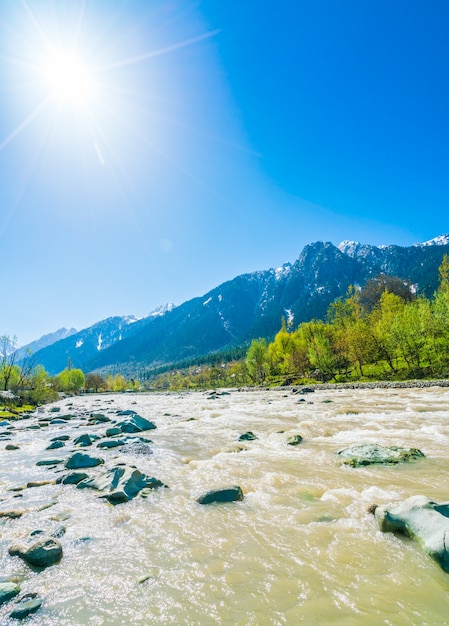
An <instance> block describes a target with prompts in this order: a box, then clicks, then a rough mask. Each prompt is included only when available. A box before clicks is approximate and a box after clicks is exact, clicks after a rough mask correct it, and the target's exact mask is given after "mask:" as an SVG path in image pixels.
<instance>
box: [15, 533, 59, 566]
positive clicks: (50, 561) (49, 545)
mask: <svg viewBox="0 0 449 626" xmlns="http://www.w3.org/2000/svg"><path fill="white" fill-rule="evenodd" d="M8 553H9V554H10V556H18V557H19V558H21V559H22V560H23V561H25V563H27V565H33V566H34V567H50V566H51V565H54V564H55V563H58V562H59V561H60V560H61V558H62V546H61V544H60V542H59V541H58V540H57V539H55V538H53V537H47V536H45V537H42V538H40V539H38V540H37V541H35V542H32V543H29V544H16V545H13V546H11V547H10V548H9V550H8Z"/></svg>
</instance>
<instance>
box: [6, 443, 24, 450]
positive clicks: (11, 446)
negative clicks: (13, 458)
mask: <svg viewBox="0 0 449 626" xmlns="http://www.w3.org/2000/svg"><path fill="white" fill-rule="evenodd" d="M5 450H20V447H19V446H15V445H14V444H13V443H8V444H7V445H6V446H5Z"/></svg>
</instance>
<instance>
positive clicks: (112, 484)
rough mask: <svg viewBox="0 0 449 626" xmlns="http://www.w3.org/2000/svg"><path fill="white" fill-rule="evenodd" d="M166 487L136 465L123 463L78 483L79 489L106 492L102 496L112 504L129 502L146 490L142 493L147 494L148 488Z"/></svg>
mask: <svg viewBox="0 0 449 626" xmlns="http://www.w3.org/2000/svg"><path fill="white" fill-rule="evenodd" d="M158 487H166V485H164V484H163V483H162V482H161V481H160V480H157V478H153V477H151V476H146V475H145V474H142V473H141V472H139V470H138V469H136V468H135V467H126V466H123V465H120V466H116V467H113V468H112V469H110V470H107V471H106V472H103V473H101V474H99V475H98V476H95V477H94V478H89V479H87V480H83V481H82V482H80V483H78V485H77V488H78V489H86V488H89V489H96V490H98V491H101V492H104V495H103V496H102V497H104V498H106V499H107V500H108V501H109V502H110V503H111V504H120V503H121V502H128V501H129V500H132V498H135V497H136V496H137V495H138V494H139V493H141V492H143V491H144V490H145V493H143V494H142V493H141V495H147V493H148V490H151V489H157V488H158Z"/></svg>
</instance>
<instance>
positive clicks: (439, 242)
mask: <svg viewBox="0 0 449 626" xmlns="http://www.w3.org/2000/svg"><path fill="white" fill-rule="evenodd" d="M413 245H415V246H448V245H449V235H438V237H434V238H433V239H429V240H428V241H424V242H423V243H415V244H413Z"/></svg>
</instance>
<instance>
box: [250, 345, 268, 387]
mask: <svg viewBox="0 0 449 626" xmlns="http://www.w3.org/2000/svg"><path fill="white" fill-rule="evenodd" d="M245 363H246V367H247V369H248V374H249V376H250V378H251V380H252V381H253V382H255V383H257V384H261V383H263V382H264V381H265V379H266V377H267V374H268V372H269V369H270V368H269V363H268V345H267V340H266V339H253V341H252V342H251V345H250V347H249V348H248V352H247V354H246V359H245Z"/></svg>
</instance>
